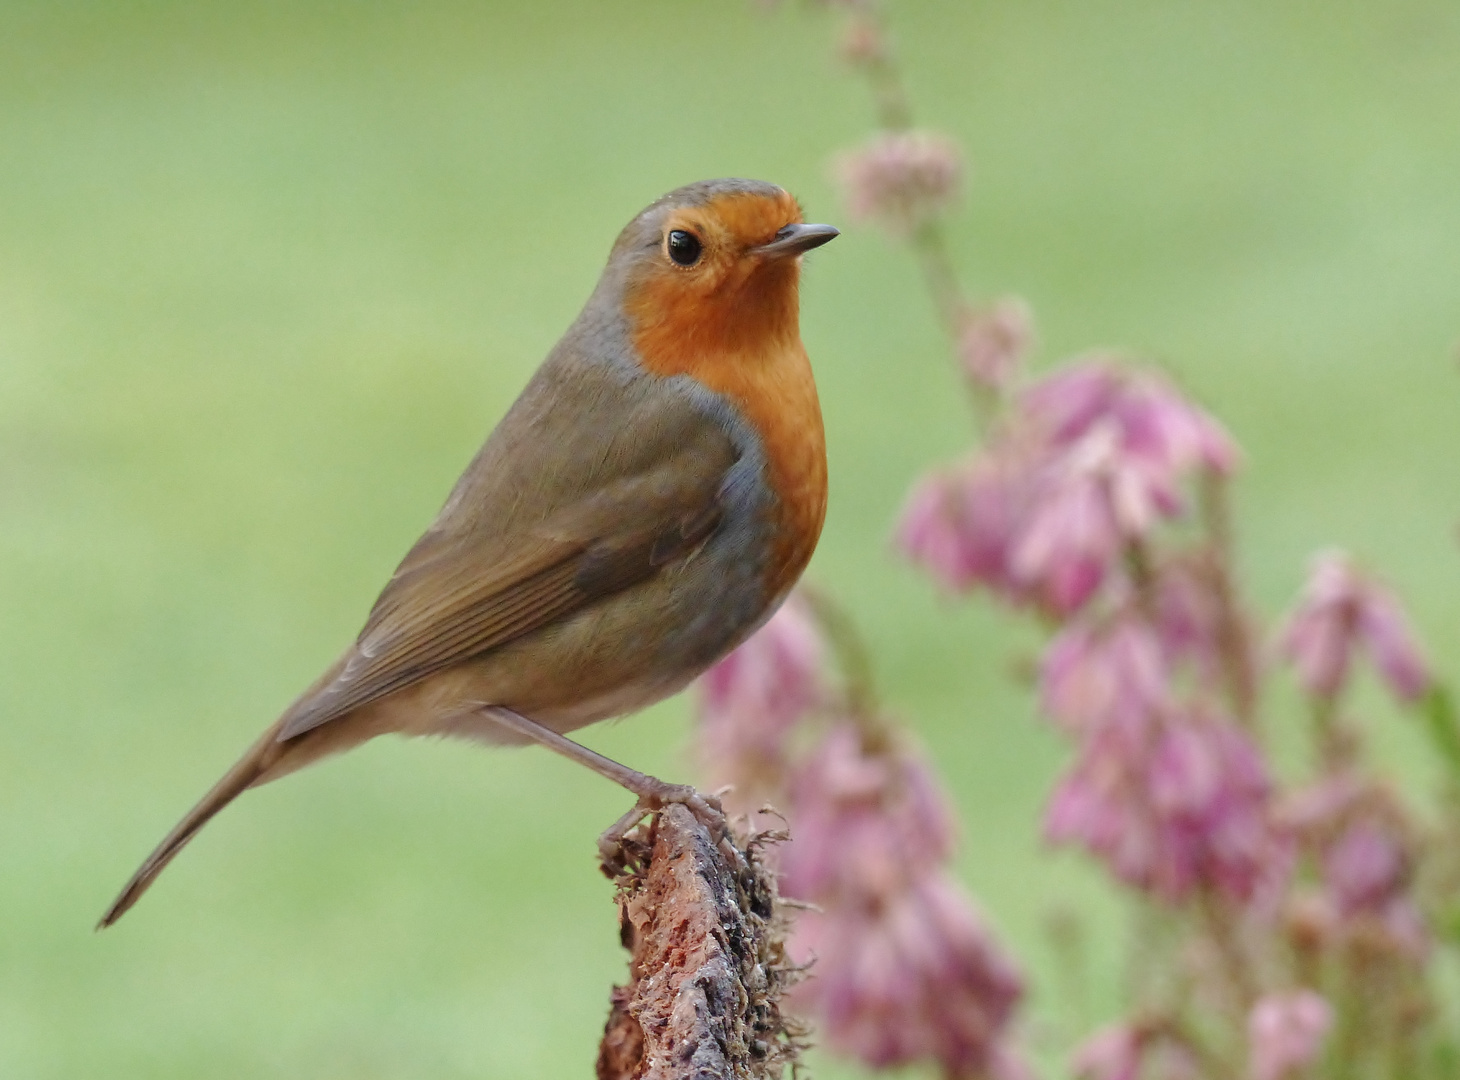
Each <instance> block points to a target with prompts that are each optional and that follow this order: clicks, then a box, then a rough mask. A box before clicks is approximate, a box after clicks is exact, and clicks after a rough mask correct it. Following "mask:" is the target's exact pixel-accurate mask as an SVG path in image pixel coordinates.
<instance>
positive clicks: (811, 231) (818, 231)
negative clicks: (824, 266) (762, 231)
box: [756, 223, 841, 255]
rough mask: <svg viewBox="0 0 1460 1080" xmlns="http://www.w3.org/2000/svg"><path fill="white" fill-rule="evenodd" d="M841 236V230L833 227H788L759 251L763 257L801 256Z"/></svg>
mask: <svg viewBox="0 0 1460 1080" xmlns="http://www.w3.org/2000/svg"><path fill="white" fill-rule="evenodd" d="M840 235H841V230H840V229H838V228H836V227H834V226H831V225H803V224H799V223H798V224H795V225H787V226H786V227H785V228H784V229H782V230H781V231H780V232H778V233H776V237H775V239H774V240H772V241H771V242H770V243H768V244H762V245H761V246H760V247H759V248H757V249H756V250H758V251H759V252H760V253H761V254H762V255H800V254H801V253H802V252H806V251H810V250H811V249H812V248H818V247H820V246H821V245H822V244H827V243H830V242H831V241H833V240H835V239H836V238H837V237H838V236H840Z"/></svg>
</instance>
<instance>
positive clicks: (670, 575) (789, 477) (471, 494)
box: [98, 178, 839, 929]
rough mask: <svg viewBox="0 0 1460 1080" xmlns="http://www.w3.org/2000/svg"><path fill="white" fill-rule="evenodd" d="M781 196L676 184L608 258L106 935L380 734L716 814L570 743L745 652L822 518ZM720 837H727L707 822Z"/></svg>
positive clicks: (767, 188)
mask: <svg viewBox="0 0 1460 1080" xmlns="http://www.w3.org/2000/svg"><path fill="white" fill-rule="evenodd" d="M837 235H839V234H838V230H837V229H835V228H834V227H832V226H830V225H817V224H806V223H805V222H804V220H803V214H802V211H801V207H800V204H799V203H798V202H797V201H796V199H795V198H794V197H793V196H792V195H791V194H789V193H788V192H787V191H786V190H785V189H783V188H781V187H778V186H776V185H774V184H770V183H765V182H763V181H757V180H745V179H734V178H731V179H719V180H707V181H701V182H698V183H693V184H688V185H686V186H684V187H680V188H677V189H675V190H674V191H671V192H669V193H668V194H666V195H664V196H662V197H661V198H659V199H658V200H656V201H655V202H653V203H651V204H650V205H649V206H648V207H646V208H645V209H644V210H643V211H642V212H640V213H639V214H638V215H637V216H635V217H634V218H633V220H632V221H630V222H629V224H628V225H627V226H626V227H625V228H624V229H623V230H622V232H620V233H619V235H618V238H617V240H616V241H615V242H614V244H613V247H612V249H611V251H610V253H609V257H608V261H607V264H606V265H605V267H604V270H603V273H602V275H601V276H600V278H599V280H598V284H597V286H596V287H595V288H594V290H593V292H592V293H591V295H590V296H589V299H588V301H587V303H586V304H585V305H584V307H583V309H582V311H581V312H580V314H579V315H578V317H577V318H576V319H575V320H574V321H573V323H572V324H571V325H570V327H569V328H568V330H567V332H566V333H565V334H564V335H563V337H562V338H561V339H560V340H559V341H558V343H557V344H556V345H555V346H554V347H553V349H552V350H551V351H550V352H549V354H548V356H547V358H546V359H545V360H544V361H543V363H542V365H541V367H539V368H538V370H537V372H536V373H535V374H534V375H533V376H532V378H531V379H530V380H529V381H528V383H527V386H526V387H525V388H524V389H523V391H522V393H521V394H520V396H519V397H518V398H517V400H516V401H515V402H514V403H513V405H512V406H511V407H510V408H509V409H508V411H507V413H506V414H505V415H504V416H503V417H502V419H501V420H500V421H499V422H498V424H497V426H496V427H495V429H493V430H492V432H491V434H490V435H489V436H488V438H487V440H486V442H485V443H484V444H483V446H482V447H481V449H480V450H479V451H478V453H477V454H476V456H475V457H474V458H473V459H472V460H471V462H470V463H469V464H468V465H467V467H466V470H465V471H464V472H463V474H462V475H461V477H460V479H459V480H458V481H457V482H456V485H455V486H454V487H453V489H452V490H451V493H450V495H449V496H448V498H447V500H446V502H445V505H444V506H443V507H442V508H441V511H440V512H439V514H438V515H437V516H436V519H435V520H434V521H433V522H432V523H431V525H430V526H429V527H428V528H427V529H426V531H425V533H424V534H423V535H422V536H421V538H420V539H419V540H418V541H417V542H416V543H415V545H414V546H413V547H412V548H411V549H410V550H409V552H408V553H407V554H406V556H405V558H404V559H403V560H402V561H401V563H400V565H399V567H398V568H397V569H396V571H395V573H394V574H393V575H392V576H391V578H390V580H389V582H388V583H387V584H386V585H385V587H384V589H383V591H382V592H381V593H380V595H379V598H378V599H377V600H376V601H375V604H374V606H373V607H372V608H371V610H370V613H369V616H368V617H367V619H366V621H365V625H364V627H363V628H362V629H361V631H360V633H359V635H358V636H357V637H356V639H355V641H354V642H353V643H352V644H351V645H350V646H349V648H347V649H346V650H345V651H344V653H343V655H341V656H340V657H339V659H338V660H336V661H335V662H334V663H333V664H332V665H331V666H330V667H329V668H328V669H326V670H325V672H324V673H323V674H322V675H321V676H320V677H319V678H318V679H317V680H316V681H315V682H314V683H313V684H312V685H311V686H310V687H309V688H308V689H306V690H305V691H304V692H303V693H302V694H300V695H299V697H298V698H297V699H296V700H295V701H294V702H293V704H291V705H290V706H289V707H288V708H287V709H285V710H284V712H283V714H282V715H281V716H280V717H279V718H278V719H277V720H276V721H275V722H274V723H273V724H272V725H270V726H269V727H268V728H267V729H266V730H265V731H264V732H263V734H262V735H261V736H259V737H258V739H257V740H256V741H255V742H254V743H253V745H252V746H251V747H250V748H249V749H248V750H247V751H246V752H245V753H244V755H243V756H242V757H241V758H240V759H239V760H238V762H237V763H236V764H235V765H234V766H233V767H232V768H231V769H229V770H228V772H227V773H225V774H224V776H223V777H222V779H220V780H219V781H218V782H217V783H216V784H215V785H214V786H213V788H212V789H211V790H210V791H208V793H207V794H206V795H204V796H203V798H202V799H201V801H199V802H198V804H197V805H196V806H194V807H193V809H192V810H190V811H189V812H188V813H187V815H186V816H185V817H183V819H182V820H181V821H180V822H179V823H178V824H177V826H176V827H175V828H174V829H173V830H172V831H171V832H170V833H168V834H167V836H166V837H165V838H164V839H163V840H162V842H161V843H160V844H159V845H158V846H157V848H156V849H155V850H154V851H153V852H152V853H151V855H149V856H148V857H147V859H146V860H145V861H144V862H143V863H142V865H141V866H140V867H139V868H138V870H137V872H136V873H135V874H134V875H133V876H132V878H131V880H130V881H128V882H127V884H126V886H125V887H124V888H123V889H122V891H121V893H120V894H119V895H118V896H117V898H116V900H115V902H114V903H113V904H112V905H111V907H110V908H108V909H107V911H106V914H105V915H103V916H102V918H101V921H100V923H99V924H98V929H101V928H103V927H107V926H110V925H111V924H113V923H115V922H116V921H117V920H118V919H119V918H121V916H122V915H123V914H125V913H126V912H127V910H128V909H130V908H131V907H132V905H133V904H135V903H136V902H137V900H138V899H139V898H140V897H141V895H142V894H143V893H144V892H145V891H146V890H147V888H148V887H149V886H150V885H151V884H152V883H153V881H154V880H155V879H156V878H157V876H158V874H160V873H161V872H162V870H163V869H164V868H165V867H166V866H167V864H168V863H169V862H170V861H171V860H172V859H173V858H174V857H175V856H176V855H177V854H178V852H179V851H181V850H182V848H183V847H184V846H185V845H186V844H187V843H188V841H189V840H191V839H192V838H193V837H194V836H195V835H196V834H197V832H198V830H200V829H201V828H202V827H203V826H204V825H205V824H207V822H208V821H209V820H210V819H211V818H212V817H213V816H214V815H215V814H217V813H218V811H219V810H221V809H222V808H223V807H224V806H226V805H228V803H230V802H232V801H233V800H234V799H235V798H237V797H238V796H239V795H240V794H242V793H243V792H244V791H246V790H248V789H249V788H252V787H257V786H259V785H261V784H265V783H269V782H271V781H273V780H277V779H278V778H280V777H282V776H285V775H287V774H289V773H291V772H294V771H295V770H297V769H300V768H302V767H303V766H306V765H309V764H312V763H314V762H316V761H318V760H320V759H321V758H323V757H326V756H328V755H331V754H335V753H338V752H340V751H344V750H348V749H350V748H352V747H354V746H357V745H359V744H361V743H363V742H365V741H367V740H369V739H372V738H374V737H376V736H378V735H385V734H402V735H407V736H448V737H462V738H467V739H472V740H476V741H480V742H486V743H489V744H498V745H525V744H532V743H536V744H539V745H542V746H546V747H547V748H548V749H551V750H553V751H556V752H558V753H560V754H563V755H565V756H567V757H569V758H572V759H573V760H575V761H578V762H580V763H582V764H584V765H586V766H588V767H589V768H590V769H592V770H594V771H595V772H598V773H599V774H601V775H603V776H605V777H607V778H608V779H610V780H613V781H615V782H617V783H619V784H621V785H623V786H624V787H625V788H627V789H628V790H629V791H630V792H631V793H633V794H634V795H636V796H637V797H638V798H637V801H636V803H635V805H634V808H633V809H631V810H630V811H629V813H628V814H626V815H625V816H624V818H623V819H622V820H621V821H620V822H619V823H618V824H617V825H616V826H615V827H614V829H611V830H609V832H608V833H605V834H604V838H602V839H601V840H600V848H601V850H602V851H603V852H605V853H607V852H608V850H609V849H610V848H611V847H612V843H613V841H614V840H615V838H618V839H621V838H622V835H623V833H624V832H626V831H627V829H628V828H630V827H631V826H632V825H633V824H634V823H635V822H637V821H638V820H642V818H643V817H644V816H645V815H646V814H647V813H649V812H652V811H653V810H655V809H658V808H660V807H662V806H663V805H665V804H667V803H670V802H680V803H684V804H686V805H687V806H689V807H690V809H691V810H693V811H694V812H695V813H696V815H697V816H701V817H702V818H711V819H713V818H714V817H715V815H717V814H718V813H719V806H718V803H717V802H716V801H715V800H714V799H712V798H709V797H706V796H701V795H700V794H699V793H698V792H696V791H695V790H694V789H693V788H692V787H689V786H688V785H677V784H670V783H667V782H665V781H663V780H659V779H657V778H656V777H653V776H649V775H647V774H644V773H641V772H637V771H635V770H633V769H631V768H628V767H627V766H624V765H621V764H619V763H618V762H616V761H613V760H612V759H609V758H606V757H603V756H601V755H599V754H597V753H595V752H594V751H592V750H590V749H588V748H587V747H585V746H583V745H581V744H580V743H578V742H575V741H573V740H571V739H568V738H567V737H566V733H567V732H571V731H574V730H576V729H578V728H581V727H584V726H586V725H588V724H592V723H595V722H597V721H600V720H605V719H609V718H612V717H619V716H624V715H626V714H629V713H632V712H636V711H638V710H640V709H642V708H644V707H646V706H648V705H650V704H652V703H654V702H656V701H659V700H661V699H663V698H666V697H669V696H670V695H672V694H674V693H677V692H678V691H679V690H681V689H683V688H684V687H685V686H687V685H688V684H689V683H690V682H691V681H692V680H693V679H694V678H695V677H696V676H698V675H699V674H701V673H702V672H703V671H705V670H706V669H707V668H709V667H710V666H711V665H713V664H714V663H715V662H716V661H718V660H719V659H720V658H721V657H723V656H725V655H726V654H727V653H729V652H730V651H731V650H733V649H734V648H735V647H736V646H737V645H738V644H740V643H741V642H742V641H744V640H745V639H746V638H748V637H749V636H750V635H751V634H752V633H754V631H755V630H757V629H758V628H759V627H760V626H761V625H762V624H763V623H764V622H765V621H766V620H767V619H768V618H769V617H770V616H771V615H772V614H773V613H774V612H775V611H776V609H777V608H778V607H779V606H780V604H781V603H782V601H783V600H784V599H785V598H786V596H787V594H788V593H789V592H790V590H791V588H792V587H793V585H794V584H795V583H796V581H797V580H798V578H799V577H800V575H801V573H802V571H803V570H804V569H805V567H806V565H807V563H808V561H809V560H810V558H811V555H812V552H813V551H814V549H815V547H816V544H817V541H818V539H819V537H820V535H821V530H822V526H823V523H824V521H825V517H826V507H827V462H826V440H825V435H824V430H823V425H822V416H821V407H820V404H819V400H818V397H817V392H816V384H815V381H814V379H813V376H812V369H811V364H810V361H809V359H808V357H807V354H806V349H805V347H804V346H803V344H802V341H801V332H800V299H799V290H800V276H801V269H802V265H801V264H802V258H801V256H802V255H803V254H804V253H805V252H807V251H810V250H812V249H813V248H816V247H819V246H821V245H822V244H825V243H827V242H828V241H830V240H832V239H834V238H835V237H836V236H837ZM719 820H721V821H723V818H722V817H721V818H720V819H719Z"/></svg>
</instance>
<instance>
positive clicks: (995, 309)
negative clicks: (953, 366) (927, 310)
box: [953, 296, 1034, 391]
mask: <svg viewBox="0 0 1460 1080" xmlns="http://www.w3.org/2000/svg"><path fill="white" fill-rule="evenodd" d="M1033 342H1034V316H1033V313H1032V312H1031V311H1030V308H1029V305H1028V304H1027V303H1026V302H1025V301H1023V300H1021V299H1020V298H1019V297H1017V296H1003V297H1000V298H999V299H997V300H995V301H994V302H993V303H992V304H990V305H989V306H988V307H987V308H984V309H982V310H979V311H973V310H967V311H963V312H960V313H959V319H958V329H957V334H956V336H955V340H954V342H953V346H954V349H955V351H956V352H957V354H958V362H959V365H960V366H961V367H962V368H963V374H964V376H965V377H967V379H968V381H969V382H970V383H971V384H972V385H973V386H974V387H977V388H979V389H983V390H996V391H1002V390H1004V389H1005V388H1007V387H1008V386H1010V385H1011V384H1012V383H1013V381H1014V378H1015V376H1017V375H1018V374H1019V371H1020V368H1021V367H1022V365H1023V363H1024V358H1025V356H1026V355H1027V354H1028V352H1029V348H1030V346H1031V345H1032V344H1033Z"/></svg>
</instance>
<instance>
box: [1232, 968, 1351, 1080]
mask: <svg viewBox="0 0 1460 1080" xmlns="http://www.w3.org/2000/svg"><path fill="white" fill-rule="evenodd" d="M1332 1026H1333V1009H1332V1008H1331V1007H1330V1006H1329V1004H1328V1002H1327V1001H1326V1000H1324V998H1323V996H1322V995H1321V994H1317V993H1314V992H1313V991H1312V990H1294V991H1290V992H1287V993H1276V994H1268V995H1266V996H1264V997H1262V998H1261V999H1259V1000H1258V1002H1257V1004H1256V1005H1254V1006H1253V1007H1252V1012H1251V1013H1250V1014H1249V1016H1248V1019H1247V1041H1248V1050H1249V1059H1248V1061H1249V1064H1248V1071H1249V1074H1250V1076H1251V1080H1297V1078H1298V1077H1300V1076H1304V1075H1307V1070H1308V1067H1309V1066H1310V1065H1312V1064H1313V1063H1314V1062H1315V1061H1316V1060H1317V1059H1318V1055H1319V1052H1320V1051H1321V1050H1322V1048H1323V1040H1324V1037H1325V1036H1327V1034H1328V1030H1329V1028H1331V1027H1332Z"/></svg>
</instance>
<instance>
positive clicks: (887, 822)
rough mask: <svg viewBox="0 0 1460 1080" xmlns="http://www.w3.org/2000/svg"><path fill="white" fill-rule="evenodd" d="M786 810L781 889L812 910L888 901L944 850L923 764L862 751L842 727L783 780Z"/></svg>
mask: <svg viewBox="0 0 1460 1080" xmlns="http://www.w3.org/2000/svg"><path fill="white" fill-rule="evenodd" d="M789 813H790V818H791V822H792V841H791V843H790V844H788V845H786V846H785V847H784V848H783V850H782V862H781V867H782V876H781V891H782V892H783V893H785V894H786V895H787V896H793V897H796V898H798V899H802V900H810V901H812V902H814V903H817V904H829V903H832V902H834V901H836V900H838V899H840V900H846V899H848V898H866V897H883V896H889V895H893V894H895V893H897V892H899V891H900V890H902V889H904V888H906V887H907V885H908V882H910V881H913V880H915V879H918V878H920V877H921V876H923V875H925V874H926V873H928V872H929V871H930V870H931V869H932V868H934V867H937V866H939V865H941V864H942V863H943V862H944V861H945V860H946V859H947V858H948V856H949V854H950V853H951V852H952V848H953V817H952V814H951V813H950V812H949V809H948V806H947V804H946V803H945V802H944V799H943V795H942V793H941V792H940V791H939V790H938V785H937V782H936V780H935V779H934V777H933V774H932V772H931V770H929V768H928V767H927V765H926V764H925V763H924V762H923V761H922V760H921V759H920V758H918V757H915V756H913V755H912V754H911V753H909V752H907V751H906V750H904V749H901V748H889V749H887V750H881V751H878V752H869V751H868V750H867V749H866V748H864V746H863V743H862V736H861V733H860V732H859V731H858V730H857V729H856V728H855V727H852V726H851V725H842V726H839V727H836V728H834V729H833V730H832V731H830V732H829V733H828V734H827V735H826V737H825V738H824V739H823V740H822V741H821V743H820V744H818V745H817V746H816V747H815V748H814V749H813V750H812V751H811V752H810V754H809V755H808V757H807V759H806V760H805V762H803V763H802V765H801V766H800V768H799V769H798V770H797V771H796V773H795V774H794V775H793V777H792V779H791V785H790V807H789Z"/></svg>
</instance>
